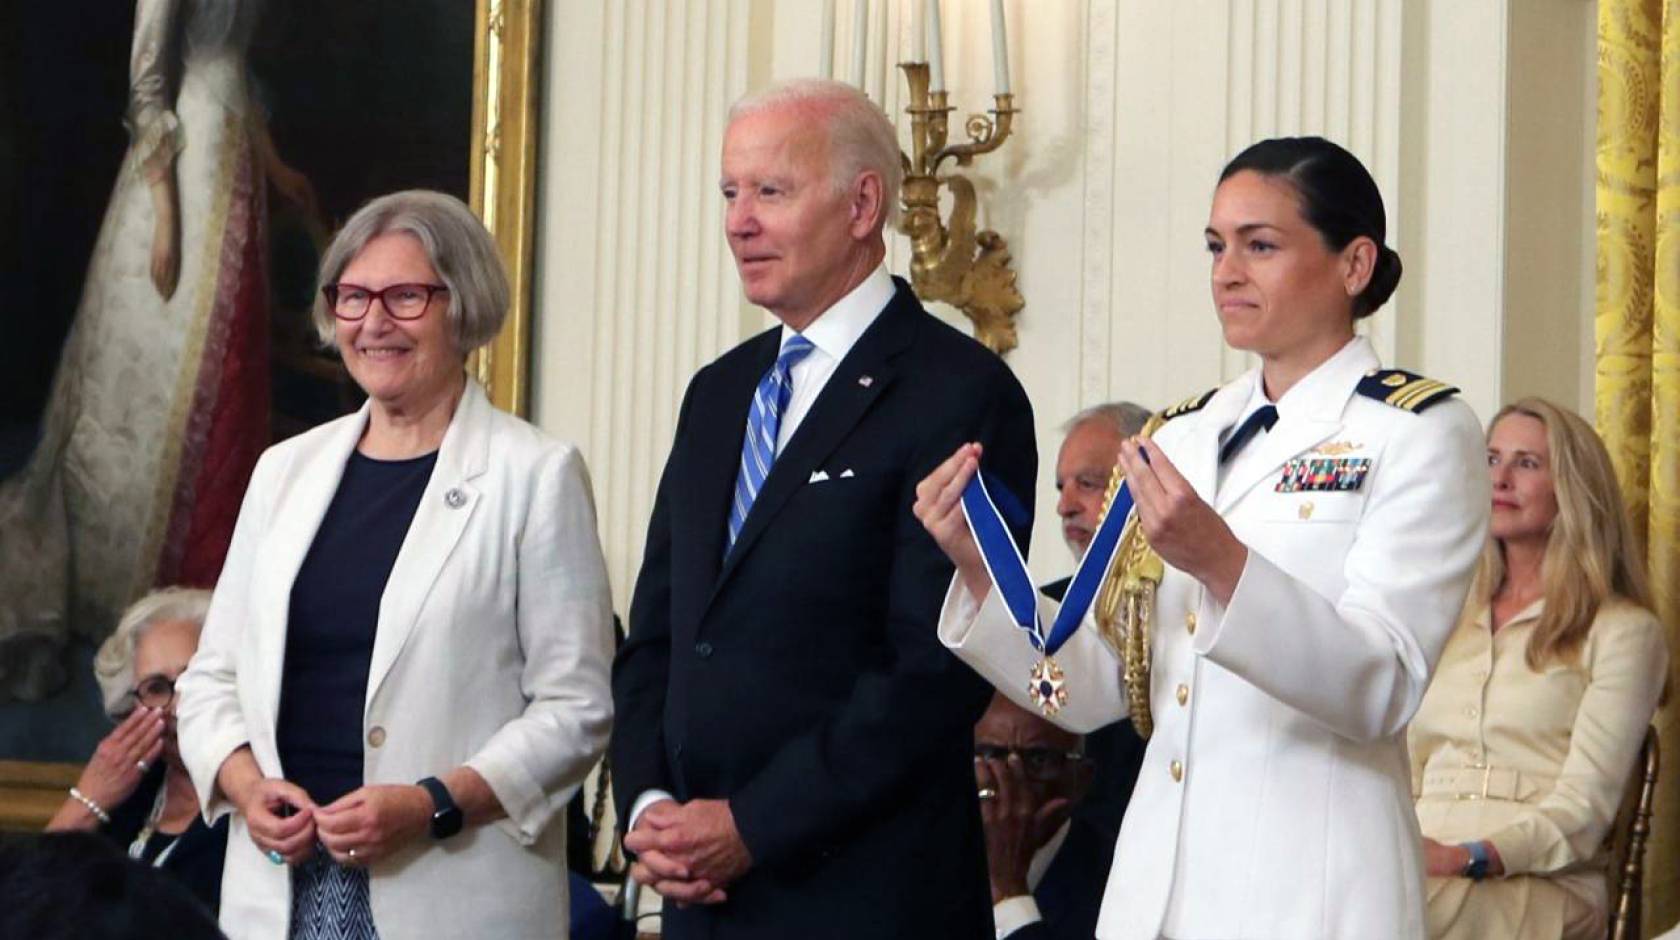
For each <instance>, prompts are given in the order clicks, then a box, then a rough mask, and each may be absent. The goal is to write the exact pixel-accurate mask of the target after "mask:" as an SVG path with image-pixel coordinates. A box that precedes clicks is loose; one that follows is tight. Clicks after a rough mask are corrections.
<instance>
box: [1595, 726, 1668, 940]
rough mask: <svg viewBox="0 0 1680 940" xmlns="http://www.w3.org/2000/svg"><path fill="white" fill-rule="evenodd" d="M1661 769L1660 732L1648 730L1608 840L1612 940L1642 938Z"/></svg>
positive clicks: (1636, 939) (1610, 938)
mask: <svg viewBox="0 0 1680 940" xmlns="http://www.w3.org/2000/svg"><path fill="white" fill-rule="evenodd" d="M1661 765H1662V750H1661V748H1660V747H1659V746H1658V742H1657V729H1656V728H1654V727H1652V728H1646V729H1645V745H1644V746H1643V747H1641V748H1640V749H1639V760H1638V762H1637V763H1635V764H1634V766H1633V773H1632V774H1630V775H1629V777H1628V785H1627V792H1626V794H1624V795H1623V797H1622V808H1621V810H1620V811H1619V812H1617V814H1616V823H1615V825H1613V826H1611V827H1610V834H1609V836H1608V837H1606V841H1607V842H1609V843H1610V867H1609V869H1608V870H1607V871H1606V872H1605V876H1606V878H1608V879H1609V882H1610V928H1609V940H1639V938H1640V935H1641V929H1640V917H1641V914H1642V911H1641V907H1642V906H1643V905H1642V902H1643V900H1644V888H1643V883H1644V876H1645V843H1646V842H1647V841H1648V840H1649V839H1650V837H1651V812H1652V809H1653V807H1654V805H1655V804H1656V798H1657V771H1658V770H1659V769H1661Z"/></svg>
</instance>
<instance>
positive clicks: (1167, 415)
mask: <svg viewBox="0 0 1680 940" xmlns="http://www.w3.org/2000/svg"><path fill="white" fill-rule="evenodd" d="M1217 391H1219V389H1218V388H1210V389H1208V390H1207V391H1205V392H1203V393H1201V394H1200V395H1191V396H1190V397H1189V398H1186V399H1184V400H1183V401H1181V402H1179V403H1178V404H1176V405H1174V406H1172V407H1171V408H1168V409H1167V410H1166V411H1163V412H1161V420H1162V421H1171V420H1172V419H1174V418H1180V417H1183V416H1184V415H1187V414H1190V413H1191V412H1194V411H1201V410H1202V409H1203V408H1204V407H1206V406H1207V403H1208V402H1209V401H1211V400H1212V399H1213V393H1214V392H1217Z"/></svg>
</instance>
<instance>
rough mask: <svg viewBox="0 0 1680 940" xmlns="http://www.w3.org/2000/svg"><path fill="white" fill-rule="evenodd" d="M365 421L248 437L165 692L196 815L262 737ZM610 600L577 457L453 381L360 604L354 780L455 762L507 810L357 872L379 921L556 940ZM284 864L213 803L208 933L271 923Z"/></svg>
mask: <svg viewBox="0 0 1680 940" xmlns="http://www.w3.org/2000/svg"><path fill="white" fill-rule="evenodd" d="M367 420H368V410H367V408H366V407H364V408H363V409H362V411H360V412H359V413H357V414H353V415H349V416H346V417H344V418H340V419H338V420H336V421H333V422H330V423H328V424H325V425H322V426H321V427H318V428H316V429H314V430H312V431H309V432H307V433H305V434H301V435H299V436H297V437H295V438H292V439H291V440H288V441H285V442H283V443H281V444H277V445H275V446H274V447H272V448H270V449H269V450H268V451H267V452H266V453H265V454H263V456H262V459H261V460H260V461H259V462H258V464H257V468H256V471H255V473H254V474H253V476H252V478H251V484H250V488H249V489H248V490H247V492H246V495H245V502H244V505H243V506H242V508H241V509H240V513H239V522H238V525H237V527H236V528H235V531H234V536H233V544H232V547H231V548H230V549H229V551H228V558H227V563H226V565H225V566H224V568H223V570H222V576H221V580H220V581H219V582H218V583H217V585H216V591H215V597H214V600H213V601H212V602H211V606H210V615H209V618H208V619H207V620H206V622H205V626H204V633H203V637H202V639H201V640H200V643H199V649H198V653H197V655H196V656H194V657H193V660H192V663H191V665H190V666H189V667H188V669H187V672H186V673H185V674H184V675H183V676H182V678H181V680H180V683H179V688H180V695H181V698H180V705H179V714H180V740H181V754H182V757H183V758H184V759H185V762H186V765H187V769H188V770H189V771H190V772H191V774H192V778H193V782H194V784H195V785H196V787H197V789H198V794H199V800H200V802H201V804H202V805H203V807H204V814H205V817H206V818H207V819H214V818H216V817H218V816H221V815H222V814H224V813H227V812H229V811H231V810H232V807H231V806H230V805H229V804H228V803H227V802H226V801H225V800H224V799H223V798H222V794H221V792H220V791H219V790H218V789H216V785H215V778H216V772H217V770H218V769H219V768H220V767H221V765H222V762H223V761H224V760H226V759H227V757H228V755H229V754H230V753H232V752H233V751H234V749H236V748H238V747H239V746H240V745H243V744H249V745H250V746H251V750H252V753H253V754H254V755H255V757H256V760H257V763H258V765H259V766H260V767H261V768H262V770H263V772H264V773H265V774H267V775H269V776H273V777H283V776H284V775H285V772H284V768H282V767H281V766H280V758H279V754H278V753H277V751H276V747H275V717H276V715H277V714H278V710H279V704H280V690H281V684H282V674H281V670H282V658H283V653H284V651H285V647H286V624H287V612H288V607H289V603H290V597H291V589H292V582H293V580H294V579H295V577H296V575H297V571H298V567H299V566H300V565H301V564H302V562H303V558H304V555H305V553H306V552H308V550H309V546H310V543H311V542H312V541H313V540H314V537H315V532H316V529H317V528H318V527H319V526H320V523H321V519H322V517H323V515H324V514H325V512H326V509H327V505H328V503H329V502H330V501H331V500H332V496H333V493H334V492H335V491H336V490H337V488H338V483H339V479H340V477H341V476H342V474H343V470H344V466H345V463H346V461H347V460H348V459H349V457H350V453H351V451H352V449H354V447H355V446H356V442H357V441H358V440H359V439H360V438H361V436H362V431H363V428H364V427H365V426H366V423H367ZM611 630H612V613H611V600H610V596H609V592H608V588H607V574H606V566H605V564H604V562H603V560H602V557H601V548H600V543H599V540H598V538H597V536H596V529H595V509H594V503H593V499H592V497H591V494H590V485H589V478H588V474H587V471H586V470H585V468H584V464H583V459H582V457H581V456H580V455H579V454H578V452H577V450H576V449H575V448H573V447H571V446H570V445H567V444H563V443H560V442H558V441H555V440H553V439H551V438H549V437H547V436H546V435H544V434H543V433H542V432H540V431H538V430H537V429H535V428H533V427H531V426H530V425H528V424H526V423H525V422H523V421H520V420H518V419H517V418H514V417H511V416H509V415H506V414H503V413H502V412H499V411H497V410H496V409H495V408H494V407H492V406H491V404H490V402H489V401H488V400H487V399H486V398H485V395H484V391H483V389H481V388H480V387H479V386H478V385H476V384H473V383H470V382H469V383H468V386H467V390H466V393H465V394H464V395H463V396H462V399H461V403H460V405H459V407H458V408H457V409H456V412H455V417H454V419H453V421H452V422H451V424H450V426H449V430H448V432H447V433H446V434H445V436H444V439H443V445H442V447H441V448H440V450H439V451H438V457H437V464H436V466H435V468H434V469H433V471H432V477H431V481H430V482H429V483H428V484H427V486H426V491H425V494H424V495H423V496H422V497H421V501H420V506H419V508H418V509H417V510H416V512H415V515H414V520H413V523H412V524H411V525H410V527H409V530H408V535H407V537H406V538H405V539H404V541H403V545H402V549H401V550H400V552H399V553H398V556H397V561H396V565H395V567H394V568H393V569H392V571H391V577H390V580H389V581H388V582H387V584H386V588H385V594H384V596H383V598H382V600H381V602H380V607H379V623H378V632H377V633H376V635H375V638H374V647H373V661H372V664H371V667H370V671H369V676H368V687H367V701H366V704H365V708H364V712H363V715H362V725H363V741H364V744H365V748H364V750H365V758H364V760H365V763H364V768H363V779H364V780H365V781H366V782H367V783H370V784H373V783H413V782H415V781H417V780H419V779H420V778H422V777H426V776H432V775H441V774H443V773H445V772H447V771H449V770H451V769H453V768H455V767H458V766H461V765H462V764H466V765H468V766H470V767H472V768H473V769H475V770H477V771H478V772H479V773H480V774H481V775H482V776H483V777H484V779H485V781H486V782H488V783H489V785H490V788H491V789H492V790H493V791H494V792H495V794H496V797H497V798H498V800H499V801H500V802H501V805H502V806H503V807H504V808H505V809H506V810H507V813H508V818H506V819H504V820H502V821H500V822H497V823H494V824H492V825H488V826H483V827H479V828H476V829H468V830H466V831H463V832H462V833H460V834H459V835H457V836H455V837H453V838H451V839H449V840H448V841H447V842H444V843H441V844H438V843H433V842H431V841H430V840H429V839H425V840H422V841H420V842H417V843H415V844H413V845H411V846H409V847H407V848H406V849H404V850H403V851H401V852H399V853H398V854H397V855H395V856H394V857H392V858H390V859H388V860H386V861H383V862H380V863H377V864H375V865H374V866H373V867H372V871H371V876H372V877H371V893H372V905H373V915H374V922H375V924H376V925H377V927H378V929H379V932H380V934H381V935H382V936H384V937H387V938H394V940H395V938H403V937H422V936H423V937H440V938H441V937H475V938H478V937H486V938H489V937H518V938H525V937H561V936H564V935H565V933H566V924H567V897H566V871H565V842H566V827H565V813H564V808H565V805H566V802H567V800H568V799H569V798H570V796H571V794H572V793H573V792H574V791H575V790H576V788H577V787H578V786H579V785H580V784H581V783H582V781H583V778H584V776H585V774H587V773H588V771H589V769H590V767H591V766H592V765H593V764H594V763H595V760H596V758H597V757H598V756H599V755H600V753H601V751H602V749H603V748H604V747H605V745H606V740H607V731H608V726H609V725H610V723H611V718H612V700H611V696H610V694H609V692H608V684H607V673H608V668H609V663H610V661H611V655H612V634H611ZM290 892H291V878H290V872H289V870H288V869H287V868H285V867H284V866H276V865H272V864H270V863H269V862H268V861H267V860H266V859H265V858H264V857H263V854H262V853H261V852H260V851H259V850H258V849H257V847H256V845H255V844H254V843H252V841H251V839H250V837H249V835H248V833H247V832H246V830H245V827H244V824H243V819H242V818H241V817H239V816H238V815H235V817H234V820H233V827H232V831H231V832H230V833H229V835H228V850H227V863H226V868H225V869H224V875H223V881H222V910H221V924H222V929H223V930H224V931H226V932H227V933H228V935H229V936H230V937H233V938H247V937H250V938H276V940H278V938H284V937H285V936H286V935H287V923H288V919H289V916H290V910H291V901H290V897H291V894H290Z"/></svg>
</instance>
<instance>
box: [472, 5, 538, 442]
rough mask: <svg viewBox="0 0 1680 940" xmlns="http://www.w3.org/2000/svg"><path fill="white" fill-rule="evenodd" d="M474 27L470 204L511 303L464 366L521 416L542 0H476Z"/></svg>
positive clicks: (526, 396) (525, 398)
mask: <svg viewBox="0 0 1680 940" xmlns="http://www.w3.org/2000/svg"><path fill="white" fill-rule="evenodd" d="M476 30H477V32H476V33H475V35H476V36H477V41H476V44H475V50H474V62H473V131H472V198H471V205H472V208H473V211H474V212H477V213H478V216H479V218H480V219H482V220H484V225H485V227H486V228H488V229H489V230H490V234H491V235H492V236H494V237H495V239H496V244H497V246H499V247H500V248H501V251H502V260H503V262H504V263H505V264H506V265H507V270H508V280H509V281H510V282H511V283H512V286H513V307H512V309H511V310H509V311H508V318H507V323H506V324H505V325H503V327H502V332H501V333H500V334H498V335H497V337H496V339H495V340H494V341H493V342H492V343H491V344H490V345H489V346H487V347H485V348H484V349H482V350H480V351H479V352H478V353H476V354H475V355H474V357H473V358H474V362H473V363H472V365H471V368H472V370H473V374H474V375H476V376H477V377H478V380H479V381H480V382H481V383H483V385H484V387H485V389H487V390H488V391H489V393H490V400H491V401H492V402H494V403H495V404H496V406H497V407H498V408H501V409H502V410H503V411H507V412H510V413H512V414H516V415H520V416H521V417H528V416H529V410H530V382H529V369H530V355H531V352H530V337H531V319H530V316H531V315H530V311H531V282H532V270H533V263H532V259H533V248H534V244H535V240H536V197H537V186H536V175H537V136H538V129H537V122H538V112H537V102H538V98H537V95H538V90H539V87H540V84H541V68H542V65H541V63H542V56H541V49H542V2H541V0H478V14H477V21H476Z"/></svg>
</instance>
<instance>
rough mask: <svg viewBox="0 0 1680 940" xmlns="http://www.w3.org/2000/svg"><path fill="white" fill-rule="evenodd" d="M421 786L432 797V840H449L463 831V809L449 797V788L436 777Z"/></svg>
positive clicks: (426, 780)
mask: <svg viewBox="0 0 1680 940" xmlns="http://www.w3.org/2000/svg"><path fill="white" fill-rule="evenodd" d="M420 786H422V787H425V788H426V792H427V793H430V794H431V795H432V838H434V839H447V838H449V837H450V836H452V835H454V834H455V833H457V832H460V831H461V822H462V816H461V807H459V806H457V805H455V798H454V797H453V796H450V795H449V788H448V787H446V786H444V785H443V781H442V780H439V779H438V778H436V777H427V778H426V779H424V780H422V781H420Z"/></svg>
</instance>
